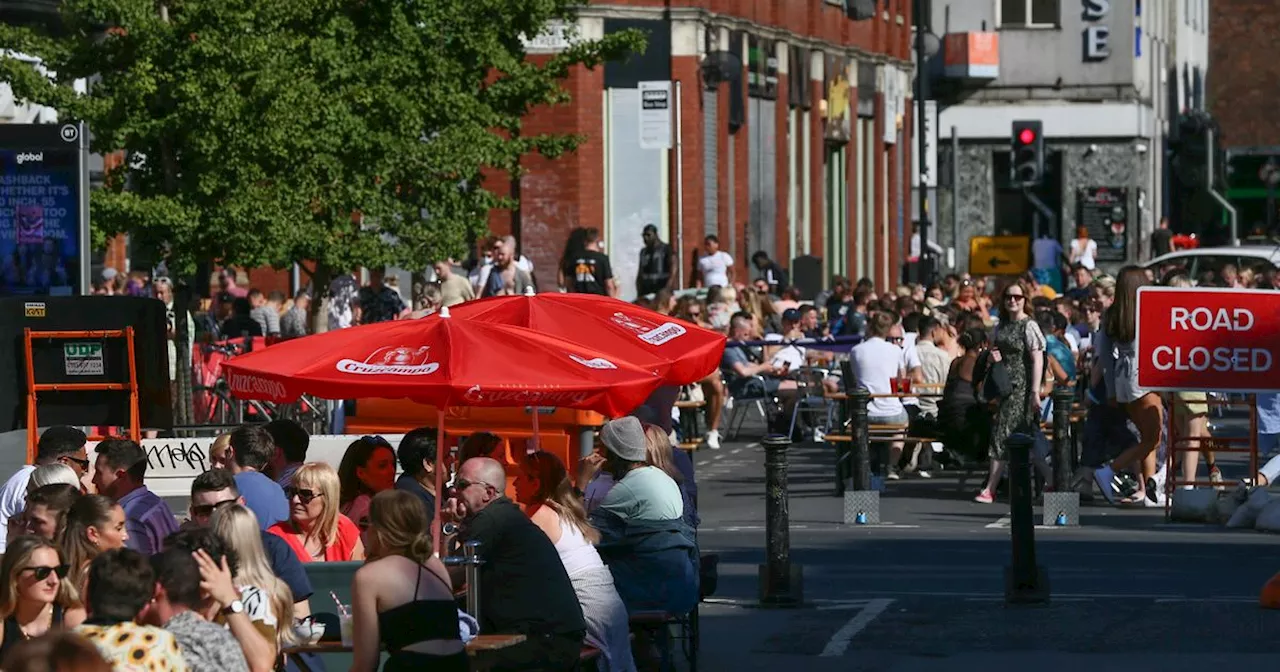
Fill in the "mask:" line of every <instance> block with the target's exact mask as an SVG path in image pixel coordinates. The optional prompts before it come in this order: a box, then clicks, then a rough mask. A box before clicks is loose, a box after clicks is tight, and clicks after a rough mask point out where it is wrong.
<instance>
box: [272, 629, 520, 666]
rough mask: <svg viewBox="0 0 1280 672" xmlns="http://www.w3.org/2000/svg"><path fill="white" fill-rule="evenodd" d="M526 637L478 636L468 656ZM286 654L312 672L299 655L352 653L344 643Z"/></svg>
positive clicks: (469, 644) (307, 646) (300, 647)
mask: <svg viewBox="0 0 1280 672" xmlns="http://www.w3.org/2000/svg"><path fill="white" fill-rule="evenodd" d="M525 639H526V637H525V636H524V635H519V634H511V635H502V634H498V635H478V636H476V638H475V639H473V640H471V641H469V642H467V655H468V656H471V657H472V658H475V657H476V656H477V655H480V654H483V653H485V652H486V651H497V650H499V649H505V648H507V647H509V646H515V645H516V644H519V643H521V642H523V641H525ZM284 653H286V654H291V655H293V656H294V658H293V662H294V663H295V664H297V666H298V669H299V670H301V671H302V672H311V668H310V667H308V666H307V664H306V660H305V659H303V658H301V657H298V656H297V655H296V654H299V653H351V647H350V646H347V645H345V644H343V643H342V642H318V643H316V644H300V645H298V646H291V647H289V648H287V649H285V650H284Z"/></svg>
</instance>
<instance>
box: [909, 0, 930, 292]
mask: <svg viewBox="0 0 1280 672" xmlns="http://www.w3.org/2000/svg"><path fill="white" fill-rule="evenodd" d="M928 4H929V3H928V2H926V1H925V0H915V2H914V5H913V7H912V14H913V15H914V16H915V21H916V82H915V93H914V97H915V106H916V124H915V129H914V130H915V134H916V147H917V148H918V150H919V151H918V152H917V153H918V154H919V159H918V160H917V161H916V163H917V164H918V165H916V166H915V169H916V174H917V175H918V176H919V178H918V179H917V180H916V182H917V184H918V185H919V186H918V187H917V190H918V194H917V196H918V198H919V199H920V257H919V260H918V261H917V264H918V268H919V273H918V276H919V277H918V278H917V280H918V281H919V282H920V283H921V284H923V285H926V286H928V285H929V284H930V283H932V282H933V261H932V256H933V251H932V250H931V249H930V248H929V186H928V184H927V180H926V178H927V177H928V172H929V171H928V169H927V167H926V166H928V161H927V160H926V158H925V157H926V156H927V155H928V151H929V134H928V129H926V128H925V126H926V121H925V100H926V99H927V98H928V95H929V89H928V73H927V72H926V71H925V59H927V58H928V52H927V48H926V45H925V40H926V38H927V36H928V35H929V29H928V25H927V21H928V18H929V17H927V16H926V9H927V7H928Z"/></svg>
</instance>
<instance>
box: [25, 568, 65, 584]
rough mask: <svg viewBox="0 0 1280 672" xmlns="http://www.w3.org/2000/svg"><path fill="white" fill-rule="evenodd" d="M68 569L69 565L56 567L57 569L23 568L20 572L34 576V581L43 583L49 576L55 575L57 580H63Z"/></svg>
mask: <svg viewBox="0 0 1280 672" xmlns="http://www.w3.org/2000/svg"><path fill="white" fill-rule="evenodd" d="M70 569H71V566H70V565H58V566H57V567H23V568H22V571H24V572H31V573H32V574H34V575H35V577H36V581H44V580H45V579H47V578H49V575H50V574H57V575H58V578H59V579H65V578H67V572H68V571H69V570H70Z"/></svg>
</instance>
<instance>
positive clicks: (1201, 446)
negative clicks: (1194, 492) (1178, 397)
mask: <svg viewBox="0 0 1280 672" xmlns="http://www.w3.org/2000/svg"><path fill="white" fill-rule="evenodd" d="M1166 399H1168V400H1170V402H1171V403H1170V404H1169V405H1168V413H1167V414H1166V417H1165V426H1166V434H1165V436H1167V437H1168V458H1167V460H1168V465H1167V466H1166V468H1165V505H1164V514H1165V517H1166V518H1168V517H1170V515H1171V514H1172V512H1173V493H1174V492H1175V491H1176V490H1177V489H1178V488H1180V487H1182V486H1184V485H1190V486H1192V487H1197V488H1198V487H1213V486H1216V485H1221V484H1220V483H1214V482H1213V481H1210V480H1209V479H1208V478H1207V477H1206V478H1204V479H1196V480H1194V481H1184V480H1182V471H1181V469H1182V462H1181V461H1180V460H1179V459H1178V458H1179V456H1180V454H1181V453H1185V452H1189V451H1199V452H1201V453H1205V452H1212V453H1246V454H1248V456H1249V478H1256V477H1257V474H1258V398H1257V395H1253V394H1248V395H1245V397H1244V399H1243V400H1233V399H1231V398H1230V397H1227V398H1226V399H1206V400H1205V401H1204V402H1203V403H1204V404H1206V406H1205V408H1207V409H1213V408H1215V407H1227V408H1231V407H1237V408H1238V407H1245V408H1247V409H1248V411H1249V435H1248V436H1204V437H1196V436H1183V435H1182V433H1181V432H1180V431H1179V430H1180V429H1181V428H1180V427H1179V424H1181V423H1179V422H1178V420H1179V418H1177V417H1175V416H1177V415H1178V411H1177V406H1178V403H1177V402H1173V401H1172V400H1173V395H1167V396H1166ZM1201 403H1202V402H1199V401H1196V402H1192V404H1191V405H1193V406H1199V405H1200V404H1201ZM1210 415H1212V413H1210ZM1201 462H1202V463H1203V462H1204V460H1203V459H1202V460H1201Z"/></svg>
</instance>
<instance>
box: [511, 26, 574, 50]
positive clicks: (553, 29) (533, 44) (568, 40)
mask: <svg viewBox="0 0 1280 672" xmlns="http://www.w3.org/2000/svg"><path fill="white" fill-rule="evenodd" d="M577 28H578V27H577V26H574V25H570V24H567V23H565V22H564V21H549V22H547V25H545V26H543V27H542V31H541V32H539V33H538V34H537V35H535V36H533V37H529V36H527V35H521V36H520V43H521V44H522V45H524V51H525V53H527V54H555V53H559V52H561V51H565V50H567V49H568V48H569V47H571V46H573V43H574V42H576V41H577V38H578V35H577Z"/></svg>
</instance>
